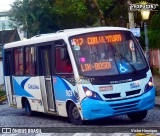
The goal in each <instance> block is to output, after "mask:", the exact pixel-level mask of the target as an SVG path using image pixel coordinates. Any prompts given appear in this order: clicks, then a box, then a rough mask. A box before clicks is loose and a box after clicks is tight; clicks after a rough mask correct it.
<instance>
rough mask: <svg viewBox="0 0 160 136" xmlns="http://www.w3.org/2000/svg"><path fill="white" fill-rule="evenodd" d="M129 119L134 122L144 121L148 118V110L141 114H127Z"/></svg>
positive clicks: (140, 112)
mask: <svg viewBox="0 0 160 136" xmlns="http://www.w3.org/2000/svg"><path fill="white" fill-rule="evenodd" d="M127 116H128V118H130V119H131V120H132V121H136V122H139V121H142V120H143V119H144V118H145V117H146V116H147V110H145V111H139V112H133V113H128V114H127Z"/></svg>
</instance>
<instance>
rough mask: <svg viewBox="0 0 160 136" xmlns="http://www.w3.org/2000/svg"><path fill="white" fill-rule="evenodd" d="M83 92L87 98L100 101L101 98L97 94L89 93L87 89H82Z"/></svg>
mask: <svg viewBox="0 0 160 136" xmlns="http://www.w3.org/2000/svg"><path fill="white" fill-rule="evenodd" d="M83 90H84V92H85V94H86V96H87V97H88V98H91V99H96V100H102V99H101V97H100V96H99V95H98V93H96V92H94V91H91V90H90V89H88V88H87V87H83Z"/></svg>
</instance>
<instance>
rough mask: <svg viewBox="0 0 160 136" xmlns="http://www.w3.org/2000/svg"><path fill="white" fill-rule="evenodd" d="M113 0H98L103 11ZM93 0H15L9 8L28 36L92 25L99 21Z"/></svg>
mask: <svg viewBox="0 0 160 136" xmlns="http://www.w3.org/2000/svg"><path fill="white" fill-rule="evenodd" d="M112 1H113V0H107V1H106V0H101V1H97V2H98V5H99V7H100V9H102V11H103V12H106V10H107V9H108V7H109V6H111V5H112ZM92 2H93V0H65V1H64V0H23V1H22V0H16V1H15V2H14V4H13V5H12V9H11V10H10V19H11V20H12V21H14V22H15V24H16V25H15V26H18V27H21V29H22V30H25V31H27V33H28V37H31V36H33V35H36V34H37V33H38V32H40V33H50V32H54V31H57V30H60V29H70V28H76V27H87V26H93V25H94V24H97V22H99V21H98V20H99V14H98V12H97V10H98V9H96V8H94V7H92V6H91V5H92Z"/></svg>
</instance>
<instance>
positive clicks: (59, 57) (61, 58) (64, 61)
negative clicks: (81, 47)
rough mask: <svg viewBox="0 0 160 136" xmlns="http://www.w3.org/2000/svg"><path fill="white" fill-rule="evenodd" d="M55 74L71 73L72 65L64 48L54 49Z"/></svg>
mask: <svg viewBox="0 0 160 136" xmlns="http://www.w3.org/2000/svg"><path fill="white" fill-rule="evenodd" d="M56 72H57V73H72V72H73V69H72V65H71V61H70V58H69V55H68V52H67V49H66V48H63V47H58V48H56Z"/></svg>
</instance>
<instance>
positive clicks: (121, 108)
mask: <svg viewBox="0 0 160 136" xmlns="http://www.w3.org/2000/svg"><path fill="white" fill-rule="evenodd" d="M139 102H140V100H136V101H131V102H123V103H118V104H109V105H110V106H111V107H112V109H114V110H115V113H120V112H125V111H128V110H135V109H137V106H138V104H139Z"/></svg>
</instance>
